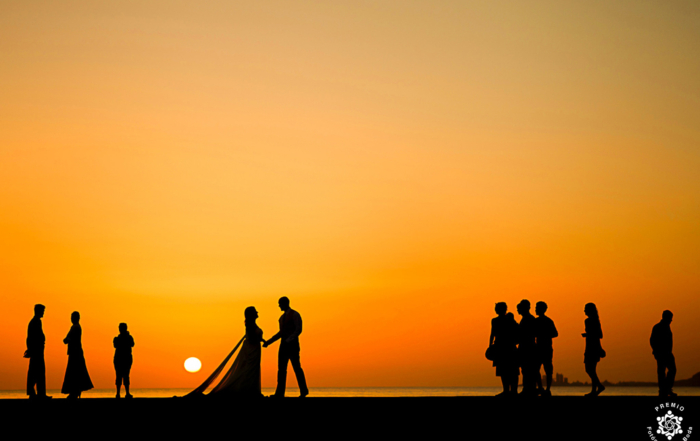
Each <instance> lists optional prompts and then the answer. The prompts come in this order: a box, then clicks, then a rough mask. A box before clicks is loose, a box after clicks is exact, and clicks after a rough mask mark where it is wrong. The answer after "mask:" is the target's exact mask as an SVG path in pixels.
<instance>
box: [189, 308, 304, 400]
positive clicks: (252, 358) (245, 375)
mask: <svg viewBox="0 0 700 441" xmlns="http://www.w3.org/2000/svg"><path fill="white" fill-rule="evenodd" d="M278 304H279V307H280V309H281V310H282V311H283V314H282V316H281V317H280V319H279V327H280V330H279V332H278V333H277V334H275V335H274V336H272V338H270V339H269V340H267V341H266V340H265V339H263V332H262V329H260V328H259V327H258V325H257V323H256V320H257V318H258V311H256V310H255V307H253V306H249V307H248V308H246V309H245V312H244V315H245V336H244V337H243V338H242V339H241V341H240V342H238V344H237V345H236V347H235V348H234V349H233V351H231V353H230V354H229V355H228V356H227V357H226V358H225V359H224V361H223V362H222V363H221V365H220V366H219V367H218V368H217V369H216V370H215V371H214V373H213V374H212V375H211V376H209V378H207V380H206V381H205V382H204V383H202V385H200V386H199V387H198V388H197V389H195V390H194V391H192V392H190V393H189V394H188V395H187V396H201V395H203V394H204V391H205V390H206V389H207V387H209V385H210V384H211V383H213V382H214V380H216V378H217V377H218V376H219V374H220V373H221V371H222V370H223V368H224V367H225V366H226V363H227V362H228V360H229V359H230V358H231V357H232V356H233V354H234V353H235V352H236V350H237V349H238V348H239V347H241V350H240V352H239V353H238V356H237V357H236V359H235V360H234V362H233V364H232V365H231V368H230V369H229V370H228V372H227V373H226V375H224V378H223V379H222V380H221V382H220V383H219V384H218V385H216V387H214V388H213V389H212V390H211V392H210V393H209V394H207V396H213V397H221V398H224V397H226V398H234V397H235V398H253V397H262V396H263V395H262V384H261V375H260V360H261V352H262V350H261V343H262V347H265V348H266V347H267V346H269V345H270V344H272V343H274V342H276V341H277V340H281V342H280V348H279V359H278V371H277V390H276V391H275V393H274V395H271V396H270V397H272V398H283V397H284V392H285V389H286V384H287V366H288V364H289V362H290V361H291V363H292V368H293V369H294V374H295V375H296V377H297V383H298V384H299V392H300V395H299V396H300V397H301V398H303V397H305V396H307V395H308V394H309V389H308V387H307V386H306V378H305V377H304V370H303V369H302V368H301V362H300V361H299V352H300V347H299V334H301V330H302V325H301V315H299V313H298V312H297V311H295V310H293V309H292V308H290V306H289V299H288V298H287V297H282V298H280V299H279V302H278ZM241 345H242V346H241Z"/></svg>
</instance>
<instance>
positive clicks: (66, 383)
mask: <svg viewBox="0 0 700 441" xmlns="http://www.w3.org/2000/svg"><path fill="white" fill-rule="evenodd" d="M70 320H71V322H72V323H73V326H71V328H70V331H68V335H67V336H66V338H64V339H63V343H65V344H67V345H68V366H66V376H65V378H64V379H63V387H62V388H61V393H62V394H68V397H67V398H70V399H75V398H79V397H80V394H81V393H82V392H83V391H86V390H89V389H92V388H93V386H92V381H91V380H90V374H88V370H87V365H86V364H85V355H84V354H83V343H82V336H83V329H82V328H81V327H80V313H79V312H78V311H75V312H73V314H71V316H70Z"/></svg>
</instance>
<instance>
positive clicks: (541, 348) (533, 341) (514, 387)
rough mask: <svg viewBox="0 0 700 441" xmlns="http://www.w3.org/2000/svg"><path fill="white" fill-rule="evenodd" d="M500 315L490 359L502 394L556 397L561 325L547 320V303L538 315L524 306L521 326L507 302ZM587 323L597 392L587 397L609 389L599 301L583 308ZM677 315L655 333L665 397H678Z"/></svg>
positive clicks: (587, 360)
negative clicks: (556, 343)
mask: <svg viewBox="0 0 700 441" xmlns="http://www.w3.org/2000/svg"><path fill="white" fill-rule="evenodd" d="M495 310H496V314H497V317H495V318H493V319H492V320H491V335H490V337H489V347H488V349H487V350H486V358H487V359H489V360H491V361H493V365H494V366H495V367H496V376H498V377H501V383H502V384H503V392H501V393H499V394H498V395H497V396H512V395H523V396H538V395H539V396H552V393H551V391H550V388H551V386H552V373H553V372H554V366H553V363H552V360H553V356H554V349H553V346H552V339H554V338H555V337H557V336H558V335H559V333H558V332H557V328H556V326H554V322H553V321H552V319H551V318H549V317H547V315H546V312H547V304H546V303H545V302H537V304H536V305H535V314H537V317H534V316H533V315H532V314H531V313H530V301H529V300H522V301H521V302H520V303H518V306H517V311H518V314H519V315H520V316H521V319H520V323H518V322H516V320H515V316H514V315H513V313H512V312H508V306H507V305H506V304H505V302H499V303H496V308H495ZM583 311H584V314H585V315H586V319H585V321H584V329H585V332H584V333H582V334H581V336H583V337H584V338H585V339H586V348H585V350H584V353H583V363H584V366H585V368H586V373H587V374H588V376H589V377H590V379H591V388H592V389H591V392H589V393H587V394H585V395H586V396H598V395H600V393H601V392H603V391H604V390H605V386H604V385H603V384H602V383H601V382H600V379H599V378H598V373H597V367H598V363H599V362H600V360H601V359H602V358H605V356H606V353H605V350H604V349H603V346H602V345H601V343H600V340H601V339H602V338H603V329H602V327H601V325H600V317H599V316H598V308H596V305H595V304H594V303H587V304H586V306H585V307H584V309H583ZM672 320H673V313H672V312H671V311H664V312H663V314H662V319H661V321H660V322H659V323H658V324H656V325H655V326H654V328H653V329H652V333H651V339H650V343H651V347H652V351H653V354H654V358H655V359H656V363H657V374H658V382H659V396H660V397H669V396H670V397H675V396H676V394H675V393H674V392H673V382H674V380H675V376H676V360H675V358H674V356H673V334H672V332H671V321H672ZM542 367H544V371H545V375H546V385H543V384H542V377H541V375H540V370H541V369H542ZM521 373H522V376H523V382H522V385H523V388H522V391H521V392H520V393H518V380H519V376H520V374H521Z"/></svg>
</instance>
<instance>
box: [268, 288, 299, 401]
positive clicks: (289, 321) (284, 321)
mask: <svg viewBox="0 0 700 441" xmlns="http://www.w3.org/2000/svg"><path fill="white" fill-rule="evenodd" d="M279 306H280V309H281V310H282V311H284V314H282V317H280V320H279V322H280V332H278V333H277V334H275V335H274V336H273V337H272V338H270V339H269V340H267V341H266V342H265V343H263V347H264V348H266V347H268V346H269V345H270V344H272V343H274V342H275V341H277V340H279V339H280V338H281V339H282V342H281V343H280V350H279V358H278V364H277V390H276V391H275V394H274V395H272V396H273V397H277V398H282V397H284V390H285V389H286V387H287V365H288V364H289V362H290V361H291V362H292V368H294V375H296V377H297V383H298V384H299V392H300V395H299V397H300V398H303V397H305V396H307V395H308V394H309V388H308V387H306V377H304V370H303V369H302V368H301V362H300V361H299V352H300V350H301V348H300V347H299V334H301V315H299V313H298V312H296V311H295V310H293V309H292V308H290V307H289V299H288V298H287V297H282V298H281V299H279Z"/></svg>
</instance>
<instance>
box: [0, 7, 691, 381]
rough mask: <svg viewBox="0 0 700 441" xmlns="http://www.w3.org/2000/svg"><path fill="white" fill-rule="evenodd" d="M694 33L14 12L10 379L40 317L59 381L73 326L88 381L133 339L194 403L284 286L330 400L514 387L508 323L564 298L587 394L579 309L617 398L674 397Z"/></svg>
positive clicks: (478, 17) (5, 79)
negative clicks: (666, 343)
mask: <svg viewBox="0 0 700 441" xmlns="http://www.w3.org/2000/svg"><path fill="white" fill-rule="evenodd" d="M698 20H700V6H699V5H698V3H697V2H693V1H674V2H639V1H636V0H628V1H619V2H613V4H609V2H558V1H531V2H521V3H518V2H502V1H491V2H462V1H459V2H456V1H455V2H452V1H446V2H439V3H437V4H436V3H435V2H427V1H426V2H422V1H382V2H363V1H352V2H340V1H338V2H305V1H295V2H274V1H272V2H263V3H262V4H260V2H238V3H236V2H229V1H223V0H222V1H209V2H198V3H193V2H184V1H172V0H169V1H141V2H126V3H125V2H117V3H110V4H103V3H94V2H82V1H81V2H78V1H66V2H60V3H49V4H42V5H41V7H39V6H37V5H34V4H33V3H31V2H19V1H4V2H2V4H0V66H2V68H1V69H0V296H1V297H0V314H1V317H0V336H1V338H0V389H22V388H23V387H24V382H25V378H26V368H27V363H26V360H23V359H22V358H21V356H22V353H23V351H24V349H25V346H24V345H25V342H24V340H25V338H26V327H27V324H28V322H29V320H30V318H31V316H32V306H33V305H34V304H35V303H44V304H45V305H46V306H47V310H46V316H45V319H44V331H45V333H46V335H47V380H48V387H49V388H59V387H60V385H61V381H62V378H63V374H64V370H65V364H66V358H67V356H66V354H65V346H64V345H63V344H62V342H61V340H62V339H63V337H65V334H66V333H67V332H68V329H69V327H70V320H69V318H70V313H71V312H72V311H74V310H78V311H80V313H81V316H82V326H83V335H84V337H83V339H84V341H83V345H84V348H85V353H86V359H87V364H88V368H89V370H90V373H91V375H92V378H93V382H94V383H95V386H96V387H98V388H109V387H112V385H113V382H114V372H113V367H112V356H113V348H112V343H111V342H112V338H113V337H114V336H116V335H117V333H118V330H117V325H118V324H119V323H120V322H127V323H128V324H129V328H130V330H131V332H132V334H133V336H134V338H135V341H136V347H135V348H134V358H135V364H134V369H133V373H132V384H133V387H190V386H195V385H197V384H198V383H199V382H201V381H202V380H203V379H204V378H205V377H206V376H207V375H208V374H209V373H210V372H211V370H212V369H214V367H215V366H216V365H217V364H218V363H219V362H220V361H221V359H223V357H224V356H225V355H226V354H227V353H228V351H230V350H231V348H232V347H233V346H234V345H235V343H236V342H237V341H238V340H239V339H240V337H241V336H242V335H243V332H244V328H243V310H244V308H245V307H247V306H250V305H254V306H255V307H256V308H257V309H258V311H259V312H260V319H259V324H260V326H261V328H262V329H263V330H264V332H265V336H266V337H270V336H271V335H272V334H273V333H274V332H276V328H277V318H278V317H279V314H280V311H279V309H278V308H277V299H278V298H279V297H280V296H282V295H286V296H288V297H290V299H291V302H292V307H293V308H294V309H296V310H298V311H299V312H300V313H301V314H302V317H303V319H304V327H305V330H304V333H303V334H302V336H301V345H302V363H303V365H304V367H305V369H306V371H307V377H308V379H309V384H310V386H311V387H312V388H313V387H314V386H469V385H495V384H497V383H498V381H497V378H496V377H495V376H494V372H493V368H492V367H491V365H490V362H488V361H487V360H485V358H484V351H485V349H486V346H487V344H488V343H487V341H488V335H489V321H490V319H491V317H493V316H494V313H493V306H494V303H495V302H497V301H506V302H507V303H508V305H509V307H510V310H511V311H514V310H515V305H516V303H517V302H518V301H520V299H522V298H528V299H530V300H531V301H532V302H533V303H534V302H536V301H539V300H545V301H547V302H548V303H549V305H550V316H551V317H552V318H553V319H554V320H555V322H556V324H557V326H558V328H559V333H560V336H561V337H560V338H558V339H557V340H556V341H555V360H554V363H555V370H556V371H557V372H562V373H564V374H565V375H566V376H568V377H569V378H570V379H572V380H576V379H579V380H585V379H586V378H587V377H586V375H585V372H584V370H583V364H582V361H583V346H584V342H583V339H582V338H581V337H580V333H581V332H583V319H584V315H583V305H584V304H585V303H586V302H591V301H592V302H595V303H597V305H598V308H599V310H600V313H601V320H602V325H603V332H604V336H605V337H604V339H603V346H604V347H605V349H606V351H607V352H608V354H609V356H608V358H606V359H605V360H604V361H603V362H602V363H601V365H600V367H599V373H600V376H601V378H602V379H608V380H611V381H617V380H622V379H626V380H649V381H651V380H653V379H654V378H655V365H654V362H653V358H652V356H651V351H650V348H649V343H648V338H649V334H650V332H651V327H652V326H653V325H654V324H655V323H656V322H658V320H659V319H660V316H661V311H662V310H664V309H671V310H672V311H674V312H675V314H676V317H675V320H674V324H673V330H674V333H675V334H674V336H675V341H676V348H675V352H676V358H677V360H678V366H679V368H678V378H686V377H689V376H690V375H692V374H694V373H695V372H697V371H700V343H698V339H697V337H698V335H700V320H699V318H700V229H699V228H698V226H699V225H700V82H699V81H698V78H700V35H699V34H700V32H699V29H698V26H697V23H698ZM276 351H277V347H276V345H275V347H273V348H268V349H265V350H264V352H263V386H266V387H267V386H273V385H274V384H275V371H276ZM188 357H197V358H199V359H200V360H201V361H202V364H203V367H202V369H201V370H200V371H199V372H198V373H196V374H189V373H187V372H185V370H184V369H183V362H184V360H185V359H186V358H188ZM290 381H291V384H295V383H294V382H293V380H290Z"/></svg>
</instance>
